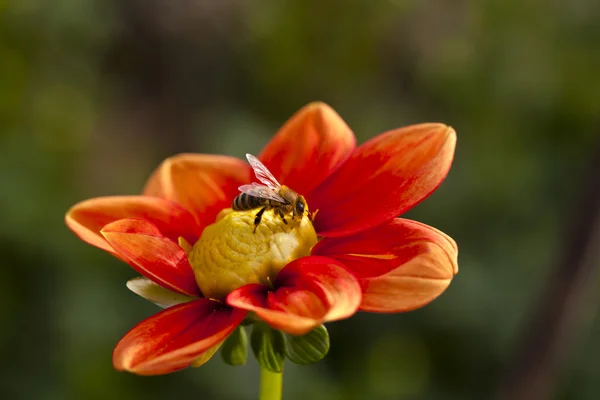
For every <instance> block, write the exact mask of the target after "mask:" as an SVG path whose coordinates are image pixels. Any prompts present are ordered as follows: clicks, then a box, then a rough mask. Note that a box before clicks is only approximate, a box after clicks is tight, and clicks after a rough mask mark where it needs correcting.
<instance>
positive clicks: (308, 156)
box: [259, 102, 356, 194]
mask: <svg viewBox="0 0 600 400" xmlns="http://www.w3.org/2000/svg"><path fill="white" fill-rule="evenodd" d="M355 146H356V139H355V138H354V133H352V131H351V130H350V128H349V127H348V125H346V123H345V122H344V120H343V119H342V118H341V117H340V116H339V115H338V114H337V113H336V112H335V111H334V110H333V109H332V108H331V107H329V106H328V105H327V104H324V103H319V102H315V103H311V104H309V105H307V106H305V107H304V108H302V109H301V110H300V111H298V112H297V113H296V114H294V115H293V116H292V118H290V119H289V120H288V121H287V122H286V123H285V124H284V125H283V127H281V129H279V132H277V134H276V135H275V136H274V137H273V139H271V141H270V142H269V143H268V144H267V146H266V147H265V148H264V150H263V151H262V153H261V154H260V156H259V158H260V160H261V161H262V162H263V163H264V164H265V165H266V166H267V168H269V170H270V171H271V173H272V174H273V175H274V176H275V178H277V180H279V182H280V183H281V184H284V185H287V186H289V187H291V188H292V189H294V190H295V191H297V192H298V193H300V194H306V193H310V192H311V191H312V190H313V189H314V188H315V187H317V185H318V184H319V183H321V182H322V181H323V180H324V179H325V178H327V177H328V176H329V175H330V174H331V173H332V172H333V171H335V170H336V169H337V168H338V167H339V166H340V165H341V164H342V163H343V162H344V161H345V160H346V159H347V158H348V157H349V156H350V154H352V151H353V150H354V148H355Z"/></svg>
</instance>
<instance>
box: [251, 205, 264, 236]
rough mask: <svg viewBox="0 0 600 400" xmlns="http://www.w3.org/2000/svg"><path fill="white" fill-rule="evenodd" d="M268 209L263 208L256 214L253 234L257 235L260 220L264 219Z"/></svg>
mask: <svg viewBox="0 0 600 400" xmlns="http://www.w3.org/2000/svg"><path fill="white" fill-rule="evenodd" d="M266 209H267V207H263V208H261V209H260V211H259V212H257V213H256V216H255V217H254V230H253V231H252V233H256V228H258V225H259V224H260V220H261V219H262V215H263V213H264V212H265V210H266Z"/></svg>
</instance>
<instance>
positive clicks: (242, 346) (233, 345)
mask: <svg viewBox="0 0 600 400" xmlns="http://www.w3.org/2000/svg"><path fill="white" fill-rule="evenodd" d="M247 356H248V334H247V333H246V328H244V327H243V326H238V327H237V329H236V330H235V331H233V333H232V334H231V335H229V337H228V338H227V339H226V340H225V343H223V346H222V347H221V358H222V359H223V361H224V362H225V363H226V364H228V365H231V366H234V367H237V366H240V365H245V364H246V358H247Z"/></svg>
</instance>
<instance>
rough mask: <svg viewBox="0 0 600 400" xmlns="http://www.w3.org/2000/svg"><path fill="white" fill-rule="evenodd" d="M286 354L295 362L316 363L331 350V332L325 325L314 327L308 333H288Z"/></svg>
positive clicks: (303, 363)
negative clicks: (299, 334) (295, 334)
mask: <svg viewBox="0 0 600 400" xmlns="http://www.w3.org/2000/svg"><path fill="white" fill-rule="evenodd" d="M286 339H287V343H286V352H285V354H286V356H287V358H289V359H290V361H291V362H293V363H295V364H302V365H308V364H314V363H316V362H319V361H321V360H322V359H323V358H325V356H326V355H327V353H328V352H329V333H328V332H327V328H325V325H321V326H319V327H318V328H315V329H313V330H312V331H310V332H309V333H307V334H306V335H302V336H293V335H286Z"/></svg>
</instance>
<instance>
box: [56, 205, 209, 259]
mask: <svg viewBox="0 0 600 400" xmlns="http://www.w3.org/2000/svg"><path fill="white" fill-rule="evenodd" d="M123 218H140V219H145V220H148V221H149V222H150V223H152V224H154V225H155V226H156V227H157V228H158V229H159V230H160V231H161V232H162V234H163V235H164V236H166V237H168V238H169V239H172V240H177V239H178V237H180V236H183V237H185V238H186V239H187V240H188V241H191V242H192V243H195V242H196V240H197V239H198V237H199V234H200V231H199V230H198V227H197V226H196V223H195V221H194V218H193V216H192V215H191V214H190V213H189V212H188V211H186V210H185V209H184V208H182V207H181V206H179V205H177V204H175V203H173V202H171V201H167V200H163V199H157V198H154V197H149V196H110V197H97V198H94V199H89V200H85V201H82V202H80V203H77V204H75V205H74V206H73V207H71V209H70V210H69V211H68V212H67V214H66V216H65V222H66V224H67V226H68V227H69V228H70V229H71V230H72V231H73V232H75V234H76V235H77V236H79V237H80V238H81V239H82V240H84V241H85V242H87V243H89V244H91V245H92V246H96V247H99V248H101V249H102V250H105V251H108V252H110V253H113V254H114V253H115V251H114V250H113V248H112V247H111V246H110V245H109V244H108V243H106V240H104V238H103V237H102V235H101V234H100V229H102V227H104V226H105V225H106V224H109V223H111V222H114V221H117V220H120V219H123Z"/></svg>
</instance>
